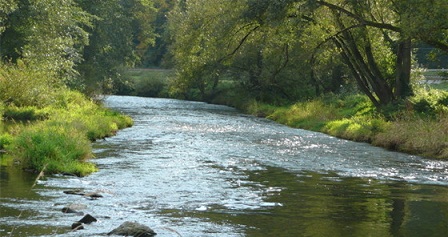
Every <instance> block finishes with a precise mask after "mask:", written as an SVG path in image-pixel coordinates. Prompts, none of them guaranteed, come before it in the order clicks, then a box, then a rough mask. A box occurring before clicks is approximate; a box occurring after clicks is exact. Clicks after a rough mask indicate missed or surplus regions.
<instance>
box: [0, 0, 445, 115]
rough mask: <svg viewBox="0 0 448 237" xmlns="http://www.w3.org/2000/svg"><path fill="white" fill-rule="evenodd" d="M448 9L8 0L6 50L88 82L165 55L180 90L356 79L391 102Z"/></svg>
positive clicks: (193, 92)
mask: <svg viewBox="0 0 448 237" xmlns="http://www.w3.org/2000/svg"><path fill="white" fill-rule="evenodd" d="M446 19H448V1H446V0H430V1H428V0H356V1H354V0H325V1H323V0H277V1H272V0H227V1H220V0H126V1H124V0H101V1H88V0H3V1H2V2H1V3H0V58H1V61H2V62H3V64H2V65H3V66H5V65H7V64H11V63H12V64H14V63H17V62H18V61H22V62H25V63H26V64H28V65H31V66H33V67H36V68H38V69H39V70H45V71H47V72H48V71H49V72H53V73H54V75H57V77H58V78H60V79H61V81H63V83H64V84H66V85H68V86H70V87H73V88H77V89H80V90H83V91H85V92H87V93H93V92H95V91H96V90H100V91H101V92H104V91H113V90H114V88H115V90H117V89H118V90H124V89H123V88H126V87H127V86H129V85H128V83H129V81H127V80H126V78H124V77H123V69H125V68H130V67H153V66H156V67H168V68H174V69H175V71H176V76H175V79H174V80H173V82H172V84H171V87H170V92H171V94H172V95H173V96H178V97H182V98H186V99H198V98H199V99H202V100H211V99H212V98H214V97H215V96H217V95H218V94H219V93H220V92H222V90H223V88H237V89H238V90H243V91H245V92H247V94H250V95H251V96H253V97H254V98H256V99H258V100H262V101H267V102H274V103H282V102H284V101H295V100H299V99H307V98H311V97H315V96H318V95H321V94H324V93H340V92H343V91H349V90H353V89H356V90H359V91H361V92H362V93H364V94H365V95H367V96H368V97H369V98H370V100H371V101H372V102H373V104H375V106H377V107H382V106H385V105H388V104H390V103H395V102H397V101H400V100H402V99H403V98H406V97H407V96H409V95H412V93H413V90H412V86H411V76H412V75H411V69H412V67H413V65H417V63H418V62H416V61H415V60H416V57H415V54H413V49H414V48H416V46H421V45H425V46H427V47H431V48H433V49H434V50H435V51H437V52H438V53H439V54H445V55H446V54H447V52H448V21H447V20H446ZM435 51H434V52H435ZM419 60H421V59H419Z"/></svg>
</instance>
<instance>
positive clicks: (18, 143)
mask: <svg viewBox="0 0 448 237" xmlns="http://www.w3.org/2000/svg"><path fill="white" fill-rule="evenodd" d="M0 115H1V117H2V118H3V119H2V122H0V127H2V130H1V131H0V150H3V151H4V152H5V153H6V154H7V156H9V157H10V159H9V160H10V162H12V161H14V163H16V164H20V165H21V166H23V168H24V169H28V170H31V171H36V172H39V171H45V173H51V174H54V173H64V174H71V175H77V176H85V175H88V174H90V173H92V172H95V171H96V170H97V168H96V166H95V165H94V164H93V163H90V162H88V161H89V159H90V158H92V157H93V153H92V148H91V142H93V141H95V140H96V139H101V138H105V137H108V136H113V135H114V134H115V133H116V132H117V131H118V130H119V129H122V128H125V127H129V126H131V125H132V119H131V118H130V117H128V116H125V115H122V114H120V113H117V112H114V111H111V110H109V109H107V108H104V107H103V106H102V105H101V104H100V103H97V102H96V101H93V100H91V99H88V98H87V97H85V96H84V95H82V94H81V93H79V92H75V91H69V90H67V91H64V93H63V94H61V96H60V97H59V98H58V100H57V101H55V103H53V104H52V105H48V106H44V107H35V106H24V107H17V106H13V105H9V106H3V107H2V109H1V110H0ZM5 123H6V124H7V125H5Z"/></svg>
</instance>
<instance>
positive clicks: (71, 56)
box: [0, 0, 92, 80]
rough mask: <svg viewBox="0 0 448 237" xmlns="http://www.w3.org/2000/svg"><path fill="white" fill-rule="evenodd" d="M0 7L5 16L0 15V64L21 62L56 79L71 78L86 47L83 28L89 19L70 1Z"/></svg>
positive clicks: (47, 0) (38, 1)
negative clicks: (0, 17) (0, 58)
mask: <svg viewBox="0 0 448 237" xmlns="http://www.w3.org/2000/svg"><path fill="white" fill-rule="evenodd" d="M3 4H5V5H2V7H3V8H4V9H7V11H6V12H9V14H6V15H4V14H3V16H2V19H1V23H2V25H3V27H4V28H3V32H1V31H0V34H1V42H0V47H1V48H2V52H1V55H0V56H1V57H2V60H8V61H9V60H11V61H16V60H18V59H23V60H26V62H27V63H29V64H30V65H34V67H35V68H36V69H39V70H43V71H47V72H53V73H54V74H55V75H57V77H58V78H62V79H64V80H69V79H71V78H73V77H74V76H75V75H76V71H75V70H74V67H75V64H76V63H78V62H79V61H80V60H81V54H80V51H81V50H82V48H83V47H84V46H85V45H86V44H87V43H88V41H87V39H88V38H87V32H86V31H85V30H84V28H83V27H85V26H90V25H91V24H90V23H91V19H92V17H91V15H89V14H87V13H86V12H84V11H83V10H82V9H81V8H80V7H79V6H78V5H77V4H76V3H75V2H74V1H73V0H28V1H25V0H17V2H14V1H7V2H6V3H3ZM4 6H6V7H4Z"/></svg>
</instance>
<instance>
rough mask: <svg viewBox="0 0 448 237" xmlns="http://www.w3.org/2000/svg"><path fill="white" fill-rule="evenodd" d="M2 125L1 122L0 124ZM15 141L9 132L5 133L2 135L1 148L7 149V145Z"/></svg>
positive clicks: (0, 136)
mask: <svg viewBox="0 0 448 237" xmlns="http://www.w3.org/2000/svg"><path fill="white" fill-rule="evenodd" d="M0 126H1V124H0ZM12 141H13V137H12V136H11V135H10V134H8V133H4V134H1V135H0V150H4V149H6V147H7V146H8V145H10V144H11V143H12Z"/></svg>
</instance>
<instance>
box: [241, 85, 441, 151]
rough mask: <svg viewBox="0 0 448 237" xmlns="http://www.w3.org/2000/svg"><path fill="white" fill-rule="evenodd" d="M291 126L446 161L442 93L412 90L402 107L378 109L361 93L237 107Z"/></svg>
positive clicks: (438, 91)
mask: <svg viewBox="0 0 448 237" xmlns="http://www.w3.org/2000/svg"><path fill="white" fill-rule="evenodd" d="M242 109H243V110H245V111H246V112H248V113H251V114H254V115H262V116H266V117H267V118H269V119H272V120H274V121H276V122H279V123H282V124H286V125H288V126H291V127H295V128H302V129H307V130H312V131H318V132H323V133H326V134H329V135H332V136H336V137H339V138H344V139H348V140H353V141H360V142H368V143H371V144H373V145H375V146H379V147H384V148H387V149H390V150H395V151H401V152H405V153H409V154H415V155H421V156H425V157H430V158H440V159H448V92H446V91H443V90H436V89H428V88H427V89H423V88H421V89H417V90H416V95H415V96H414V97H412V98H410V99H409V101H408V102H407V103H405V104H403V105H400V106H398V108H394V109H387V108H386V109H385V110H384V111H381V112H378V111H377V110H376V109H375V108H374V106H373V105H372V104H371V102H370V101H369V100H368V98H367V97H365V96H363V95H347V96H336V95H333V96H327V97H321V98H317V99H314V100H311V101H306V102H299V103H296V104H293V105H290V106H284V107H279V106H272V105H267V104H260V103H257V102H255V101H252V102H251V103H248V104H245V105H244V107H242Z"/></svg>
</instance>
